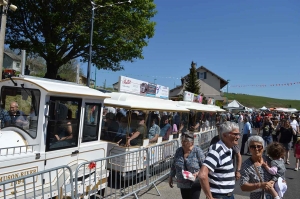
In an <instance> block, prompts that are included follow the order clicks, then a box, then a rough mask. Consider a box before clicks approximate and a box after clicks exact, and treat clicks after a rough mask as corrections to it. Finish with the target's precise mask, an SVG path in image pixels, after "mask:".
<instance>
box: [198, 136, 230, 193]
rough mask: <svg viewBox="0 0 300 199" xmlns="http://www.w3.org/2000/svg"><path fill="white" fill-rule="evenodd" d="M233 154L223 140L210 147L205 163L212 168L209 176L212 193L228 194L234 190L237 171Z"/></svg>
mask: <svg viewBox="0 0 300 199" xmlns="http://www.w3.org/2000/svg"><path fill="white" fill-rule="evenodd" d="M231 154H232V149H229V148H228V147H226V145H225V144H224V143H223V142H222V140H220V141H219V142H217V143H216V144H213V145H211V146H210V147H209V152H208V154H207V157H206V159H205V161H204V163H203V165H205V166H206V167H207V168H208V169H209V170H210V171H209V173H208V178H209V185H210V191H211V193H212V195H214V194H227V193H231V192H232V191H233V190H234V185H235V173H234V168H233V161H232V157H231Z"/></svg>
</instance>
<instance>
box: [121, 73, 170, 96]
mask: <svg viewBox="0 0 300 199" xmlns="http://www.w3.org/2000/svg"><path fill="white" fill-rule="evenodd" d="M118 91H119V92H124V93H132V94H137V95H144V96H149V97H157V98H163V99H169V87H166V86H161V85H157V84H152V83H149V82H146V81H142V80H138V79H133V78H130V77H125V76H120V77H119V90H118Z"/></svg>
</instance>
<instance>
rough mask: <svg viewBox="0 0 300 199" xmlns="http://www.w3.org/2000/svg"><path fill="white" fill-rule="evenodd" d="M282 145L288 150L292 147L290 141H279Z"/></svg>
mask: <svg viewBox="0 0 300 199" xmlns="http://www.w3.org/2000/svg"><path fill="white" fill-rule="evenodd" d="M281 144H282V145H283V147H284V148H285V150H287V151H289V150H291V148H292V143H290V142H289V143H281Z"/></svg>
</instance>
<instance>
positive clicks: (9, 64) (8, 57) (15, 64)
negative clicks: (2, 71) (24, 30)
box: [3, 52, 21, 72]
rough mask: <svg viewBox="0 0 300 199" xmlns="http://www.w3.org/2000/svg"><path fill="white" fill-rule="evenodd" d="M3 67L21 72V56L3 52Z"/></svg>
mask: <svg viewBox="0 0 300 199" xmlns="http://www.w3.org/2000/svg"><path fill="white" fill-rule="evenodd" d="M3 68H9V69H13V70H15V71H18V72H21V56H18V55H15V54H14V53H9V52H4V55H3Z"/></svg>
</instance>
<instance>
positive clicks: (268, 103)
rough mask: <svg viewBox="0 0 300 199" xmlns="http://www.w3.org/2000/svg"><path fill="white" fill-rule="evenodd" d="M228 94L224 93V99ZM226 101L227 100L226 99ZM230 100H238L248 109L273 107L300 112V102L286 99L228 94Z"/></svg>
mask: <svg viewBox="0 0 300 199" xmlns="http://www.w3.org/2000/svg"><path fill="white" fill-rule="evenodd" d="M226 96H227V93H224V97H226ZM225 99H226V98H225ZM228 100H237V101H238V102H240V103H241V104H242V105H244V106H246V107H250V108H251V107H255V108H260V107H262V106H265V107H267V108H272V107H284V108H296V109H297V110H300V100H286V99H275V98H269V97H261V96H255V95H247V94H234V93H228Z"/></svg>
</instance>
